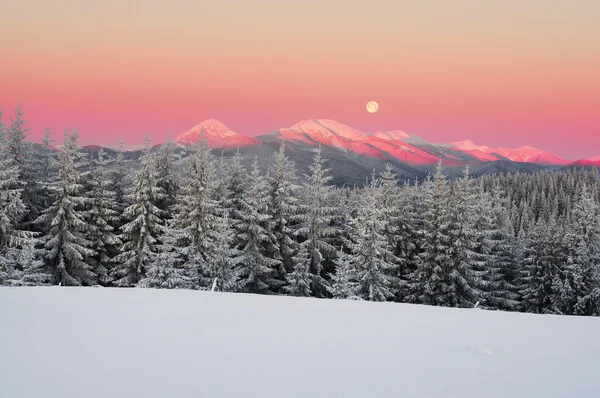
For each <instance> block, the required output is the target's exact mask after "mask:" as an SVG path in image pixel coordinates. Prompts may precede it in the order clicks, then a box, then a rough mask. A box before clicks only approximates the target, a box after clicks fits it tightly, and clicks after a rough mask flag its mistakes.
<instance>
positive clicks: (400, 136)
mask: <svg viewBox="0 0 600 398" xmlns="http://www.w3.org/2000/svg"><path fill="white" fill-rule="evenodd" d="M279 135H280V136H281V138H283V139H286V140H289V141H295V142H299V143H305V144H309V145H313V146H316V145H319V144H322V145H325V146H329V147H333V148H338V149H342V150H346V151H349V152H353V153H356V154H359V155H363V156H370V157H374V158H379V159H385V158H386V157H388V156H390V157H392V158H395V159H398V160H400V161H402V162H406V163H408V164H413V165H431V164H435V163H436V162H437V161H438V158H437V157H436V156H435V155H432V154H430V153H428V152H425V151H423V150H422V149H419V148H418V147H416V146H413V145H410V144H409V143H407V142H404V141H403V140H405V139H406V140H408V139H411V138H412V139H417V140H420V138H419V137H416V136H412V135H410V134H407V133H405V132H403V131H401V130H395V131H389V132H383V131H377V132H375V133H371V134H366V133H364V132H362V131H360V130H357V129H355V128H352V127H350V126H347V125H345V124H342V123H339V122H336V121H335V120H330V119H310V120H302V121H300V122H298V123H296V124H294V125H293V126H291V127H289V128H286V129H281V130H279Z"/></svg>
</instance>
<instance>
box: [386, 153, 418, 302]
mask: <svg viewBox="0 0 600 398" xmlns="http://www.w3.org/2000/svg"><path fill="white" fill-rule="evenodd" d="M379 189H380V190H381V199H380V202H379V203H378V204H377V206H378V207H379V208H380V209H381V212H382V217H381V219H382V221H383V222H384V225H385V226H384V235H385V237H386V239H387V241H388V248H389V249H390V250H391V252H390V254H389V255H388V259H387V262H389V263H390V264H394V267H393V269H392V270H391V271H390V275H391V276H393V282H394V286H393V287H392V289H393V292H394V297H395V299H396V300H397V301H401V300H402V299H403V298H404V297H405V296H406V295H407V294H408V277H409V274H410V273H411V272H414V270H415V269H416V266H415V256H416V241H417V234H416V231H415V228H416V221H415V220H416V217H417V215H416V214H415V212H416V209H415V208H414V206H413V203H412V197H411V195H412V194H413V190H409V189H408V188H406V187H405V188H404V189H400V188H399V187H398V181H397V174H395V173H393V172H392V166H391V165H390V164H386V168H385V171H383V172H382V173H381V174H380V188H379Z"/></svg>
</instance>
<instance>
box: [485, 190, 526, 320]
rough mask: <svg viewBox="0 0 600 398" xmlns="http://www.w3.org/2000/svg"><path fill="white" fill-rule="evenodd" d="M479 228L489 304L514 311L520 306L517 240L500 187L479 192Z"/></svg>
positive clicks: (487, 301) (487, 302)
mask: <svg viewBox="0 0 600 398" xmlns="http://www.w3.org/2000/svg"><path fill="white" fill-rule="evenodd" d="M475 213H476V214H477V218H476V221H475V225H476V226H477V229H478V240H477V247H476V249H475V251H476V253H477V256H478V257H479V258H480V259H481V260H482V261H483V262H484V263H485V271H486V274H485V280H486V285H487V286H486V300H485V302H486V304H487V305H489V306H491V307H492V308H497V309H503V310H515V309H516V308H517V307H518V305H519V300H520V297H519V294H518V289H517V287H516V286H515V280H516V279H517V277H518V268H517V267H518V264H517V253H518V250H517V241H516V238H515V235H514V230H513V225H512V222H511V220H510V213H509V211H508V209H507V204H506V201H505V200H504V199H503V197H502V193H501V190H500V189H499V187H498V186H496V187H494V190H493V191H492V192H491V193H488V192H483V191H480V192H479V193H478V200H477V205H476V209H475Z"/></svg>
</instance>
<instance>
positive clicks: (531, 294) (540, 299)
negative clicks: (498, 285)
mask: <svg viewBox="0 0 600 398" xmlns="http://www.w3.org/2000/svg"><path fill="white" fill-rule="evenodd" d="M557 227H558V226H557V223H556V221H555V220H554V219H551V220H550V221H546V220H544V219H540V220H539V221H538V222H537V223H536V224H535V226H533V227H532V228H531V229H530V230H529V231H528V232H527V233H526V236H525V241H524V242H523V245H524V246H523V269H522V271H521V277H520V278H519V279H518V283H519V288H520V294H521V296H522V303H521V304H522V309H523V311H525V312H533V313H538V314H547V313H551V314H560V313H562V310H561V308H562V306H563V305H562V297H561V285H562V284H561V281H560V274H561V264H562V259H563V258H564V256H563V253H562V252H561V251H562V247H561V244H560V242H561V241H562V239H561V236H560V232H559V231H558V229H557Z"/></svg>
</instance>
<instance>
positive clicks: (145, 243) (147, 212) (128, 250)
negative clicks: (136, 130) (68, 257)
mask: <svg viewBox="0 0 600 398" xmlns="http://www.w3.org/2000/svg"><path fill="white" fill-rule="evenodd" d="M163 195H164V194H163V192H162V190H161V189H160V188H158V187H157V186H156V171H155V170H154V162H153V158H152V155H151V153H150V138H149V137H148V135H147V134H146V136H145V138H144V151H143V154H142V157H141V168H140V170H139V171H138V172H137V174H136V176H135V181H134V187H133V193H132V194H131V198H130V201H131V203H132V204H131V205H130V206H129V207H127V208H126V209H125V211H124V213H123V217H124V219H125V220H126V223H125V224H124V225H123V226H121V228H120V230H121V235H119V239H120V240H121V241H122V242H123V244H122V246H121V250H120V253H119V255H117V256H116V257H115V258H114V259H113V261H114V262H115V267H114V268H113V270H112V272H111V276H112V278H113V281H114V282H113V283H114V284H115V285H117V286H134V285H136V284H137V283H138V282H139V281H140V280H141V279H142V278H144V277H145V275H146V270H147V268H148V266H149V265H150V263H151V262H152V261H153V260H154V258H155V256H156V248H155V244H156V238H157V236H158V235H159V234H160V230H161V228H160V227H161V219H160V216H161V214H162V212H161V210H160V209H159V208H158V207H157V206H156V204H157V203H158V201H159V200H161V199H162V198H163Z"/></svg>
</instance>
